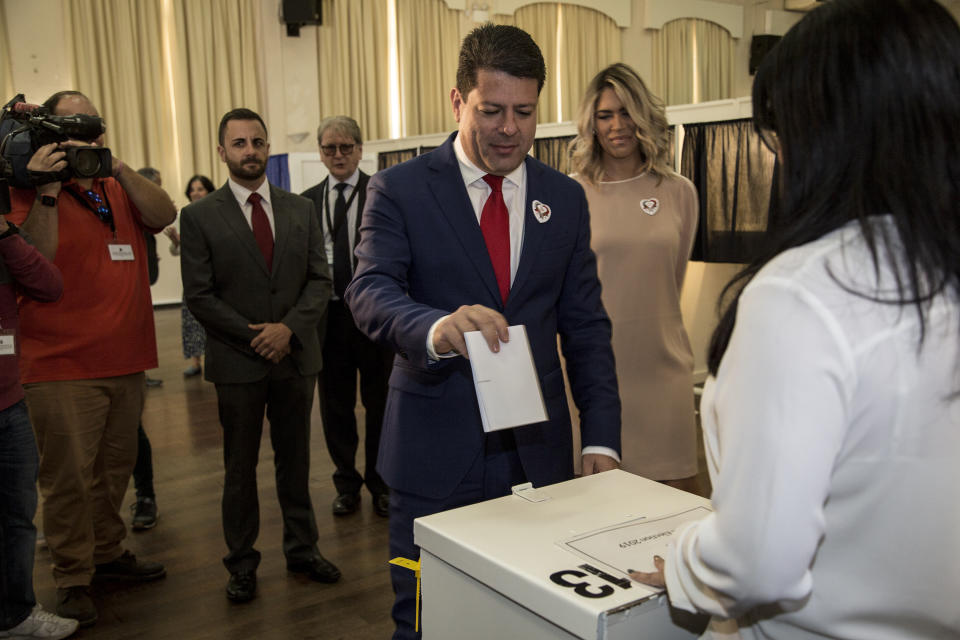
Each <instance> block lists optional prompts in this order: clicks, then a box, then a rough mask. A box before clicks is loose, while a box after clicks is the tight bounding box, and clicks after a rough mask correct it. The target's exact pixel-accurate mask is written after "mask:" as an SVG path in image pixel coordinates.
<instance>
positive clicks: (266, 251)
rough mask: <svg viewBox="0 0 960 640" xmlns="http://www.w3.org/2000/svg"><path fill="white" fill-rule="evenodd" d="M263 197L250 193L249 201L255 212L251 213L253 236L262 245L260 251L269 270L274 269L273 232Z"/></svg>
mask: <svg viewBox="0 0 960 640" xmlns="http://www.w3.org/2000/svg"><path fill="white" fill-rule="evenodd" d="M262 199H263V196H261V195H260V194H259V193H257V192H253V193H251V194H250V197H249V198H247V202H249V203H250V204H252V205H253V212H252V213H251V214H250V226H252V227H253V237H254V239H255V240H256V241H257V246H259V247H260V253H262V254H263V259H264V260H266V262H267V271H271V270H272V269H273V232H271V231H270V221H269V220H267V212H266V211H264V210H263V205H262V204H260V200H262Z"/></svg>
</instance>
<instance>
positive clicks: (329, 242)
mask: <svg viewBox="0 0 960 640" xmlns="http://www.w3.org/2000/svg"><path fill="white" fill-rule="evenodd" d="M359 181H360V169H356V170H355V171H354V172H353V175H351V176H350V177H349V178H347V179H346V180H343V181H342V182H343V184H345V185H347V186H346V187H345V188H344V190H343V199H344V200H345V201H347V202H350V196H351V194H353V190H354V189H356V188H357V182H359ZM340 182H341V181H340V180H337V179H336V178H334V177H333V176H332V175H331V176H327V191H326V193H325V194H324V195H325V196H326V197H325V200H324V202H325V206H326V208H325V209H324V210H323V211H318V212H317V213H319V214H320V215H321V216H322V217H323V242H324V248H325V250H326V252H327V262H328V263H329V265H330V275H331V276H333V229H332V228H330V225H328V224H327V222H330V223H331V224H335V223H336V221H335V220H334V217H333V214H334V208H335V207H336V205H337V189H336V186H337V185H338V184H340ZM359 199H360V194H359V193H358V194H357V197H355V198H354V199H353V202H350V206H349V207H347V235H348V236H349V239H350V247H353V246H355V244H356V236H357V216H358V215H360V212H359V211H357V202H358V201H359ZM328 214H329V217H328ZM350 255H351V256H352V255H353V250H352V248H351V251H350Z"/></svg>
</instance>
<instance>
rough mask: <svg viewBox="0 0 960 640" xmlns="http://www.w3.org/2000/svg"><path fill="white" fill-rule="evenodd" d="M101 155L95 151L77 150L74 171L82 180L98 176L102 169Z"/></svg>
mask: <svg viewBox="0 0 960 640" xmlns="http://www.w3.org/2000/svg"><path fill="white" fill-rule="evenodd" d="M101 166H102V165H101V163H100V155H99V154H98V153H97V152H96V151H95V150H94V149H77V155H76V158H75V162H74V164H73V170H74V171H75V172H76V174H77V176H79V177H81V178H89V177H93V176H96V175H97V174H98V173H99V172H100V169H101Z"/></svg>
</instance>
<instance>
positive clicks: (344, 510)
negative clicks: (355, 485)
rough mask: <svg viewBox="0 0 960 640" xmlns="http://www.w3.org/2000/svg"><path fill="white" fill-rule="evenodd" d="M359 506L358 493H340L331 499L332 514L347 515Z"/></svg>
mask: <svg viewBox="0 0 960 640" xmlns="http://www.w3.org/2000/svg"><path fill="white" fill-rule="evenodd" d="M359 508H360V494H358V493H341V494H340V495H338V496H337V497H336V498H334V500H333V515H335V516H347V515H350V514H351V513H355V512H356V511H357V509H359Z"/></svg>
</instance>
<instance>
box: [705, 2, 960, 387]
mask: <svg viewBox="0 0 960 640" xmlns="http://www.w3.org/2000/svg"><path fill="white" fill-rule="evenodd" d="M753 112H754V115H753V119H754V124H755V126H756V128H757V130H758V131H759V132H760V133H761V135H762V136H764V140H765V141H767V143H768V145H769V146H770V147H771V148H772V149H774V150H775V151H779V159H780V161H781V167H780V169H781V171H780V176H781V183H780V185H779V187H780V189H779V192H780V193H779V207H773V208H772V209H773V210H774V212H775V213H771V218H770V220H769V224H768V233H767V241H766V243H765V247H764V249H763V251H762V252H761V254H760V255H759V256H758V257H757V258H756V259H755V260H754V261H753V262H751V263H750V264H749V265H748V266H747V267H746V268H745V269H744V270H743V271H742V272H741V273H739V274H738V275H737V276H735V277H734V279H733V280H731V281H730V283H729V284H727V286H726V287H725V288H724V290H723V293H722V294H721V296H720V305H721V308H723V305H724V304H725V302H726V301H727V300H728V299H730V302H729V304H726V307H725V309H724V310H723V312H722V316H721V320H720V323H719V325H718V326H717V329H716V330H715V331H714V334H713V338H712V339H711V343H710V351H709V356H708V366H709V369H710V372H711V373H713V374H714V375H715V374H716V372H717V369H718V368H719V366H720V360H721V359H722V357H723V354H724V351H725V350H726V348H727V344H728V342H729V340H730V334H731V333H732V331H733V324H734V320H735V318H736V313H737V301H738V299H739V296H740V292H741V291H742V290H743V287H744V286H745V285H746V284H747V283H748V282H749V281H750V280H751V279H752V278H753V277H754V276H755V275H756V274H757V272H758V271H759V270H760V269H761V268H762V267H763V266H764V265H765V264H766V263H768V262H769V261H770V260H772V259H773V258H774V257H775V256H776V255H777V254H779V253H781V252H783V251H785V250H787V249H790V248H791V247H796V246H800V245H802V244H806V243H808V242H812V241H814V240H816V239H817V238H820V237H821V236H823V235H825V234H827V233H829V232H831V231H833V230H835V229H837V228H839V227H842V226H843V225H845V224H847V223H848V222H850V221H853V220H856V221H857V222H858V223H859V226H860V229H861V233H862V235H863V238H864V241H865V243H866V245H867V247H868V248H869V251H870V253H871V256H872V259H873V269H874V271H875V272H879V269H880V264H881V261H880V259H879V257H878V256H879V255H883V258H884V260H889V261H890V268H891V271H892V272H893V274H894V277H895V279H896V285H897V290H896V291H895V292H894V293H893V294H892V295H891V296H885V297H883V298H882V299H879V298H875V297H873V295H872V294H869V293H867V292H857V291H854V293H857V294H858V295H863V296H868V297H870V298H871V299H877V300H878V301H881V302H886V303H891V304H898V305H913V306H915V308H916V311H917V313H918V314H919V317H920V326H921V333H920V340H921V342H922V341H923V336H924V333H923V331H924V329H925V328H926V310H927V308H928V305H929V303H930V301H931V300H932V299H933V298H934V297H935V296H937V295H938V294H940V293H942V292H944V291H945V290H953V291H957V290H958V289H960V154H958V152H957V141H958V140H960V28H958V26H957V23H956V21H955V20H954V19H953V17H952V16H951V15H950V14H949V13H948V12H947V11H946V10H945V9H944V8H943V7H942V6H941V5H940V4H938V3H937V2H935V1H934V0H832V1H831V2H829V3H828V4H825V5H823V6H822V7H820V8H818V9H816V10H814V11H813V12H811V13H809V14H808V15H807V16H805V17H804V18H803V20H801V21H800V22H799V23H798V24H797V25H796V26H794V27H793V28H792V29H791V30H790V31H789V32H788V33H787V34H786V35H785V36H784V37H783V39H782V40H781V41H780V42H779V43H778V44H777V46H776V47H774V49H773V50H772V51H771V52H770V53H769V54H768V55H767V57H766V58H765V59H764V61H763V62H762V63H761V66H760V68H759V69H758V71H757V75H756V78H755V79H754V84H753ZM882 214H889V215H890V216H891V218H892V223H893V227H894V228H895V231H893V230H890V226H889V225H886V224H879V223H878V222H879V221H878V217H877V216H879V215H882ZM834 277H836V276H834Z"/></svg>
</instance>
